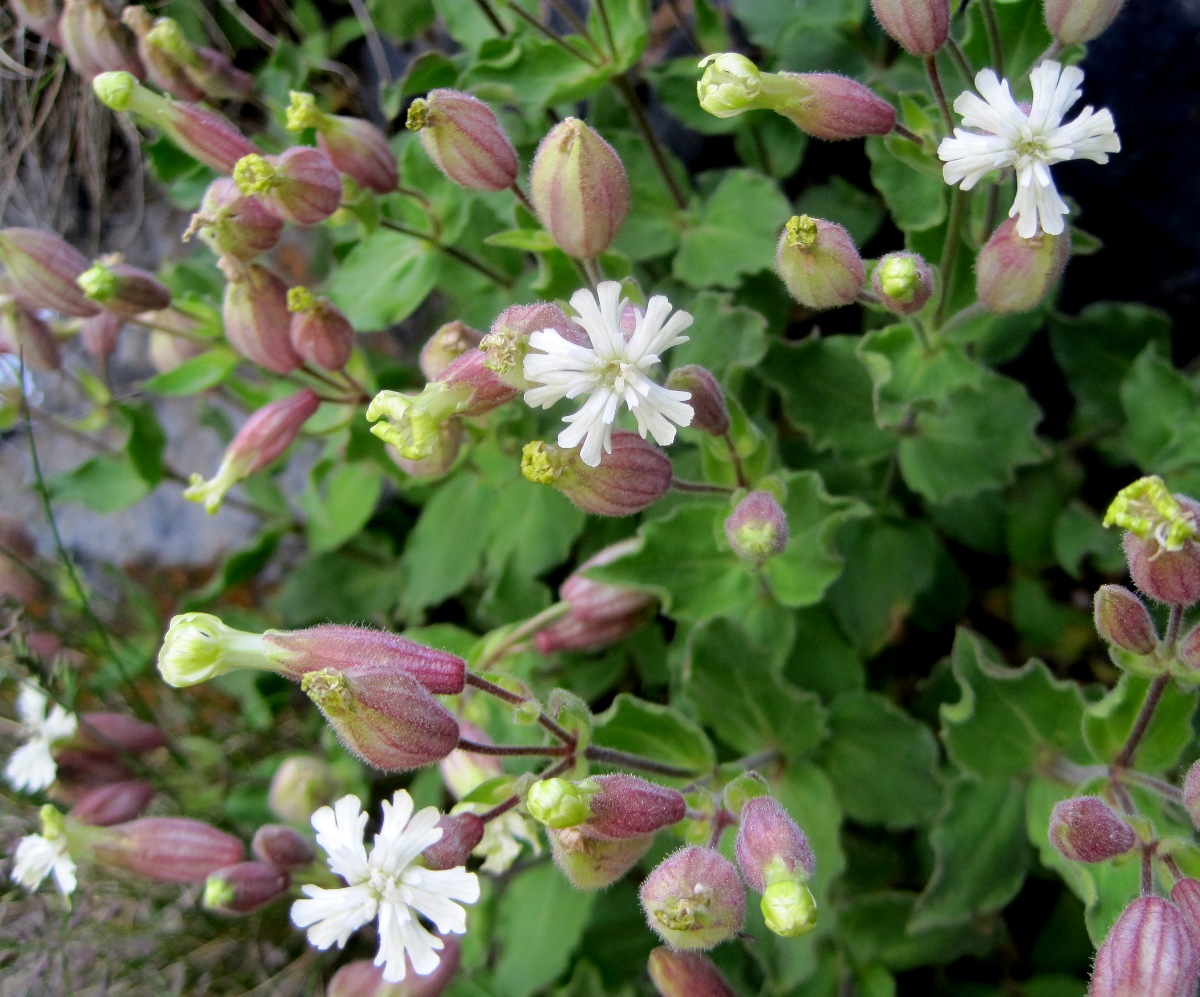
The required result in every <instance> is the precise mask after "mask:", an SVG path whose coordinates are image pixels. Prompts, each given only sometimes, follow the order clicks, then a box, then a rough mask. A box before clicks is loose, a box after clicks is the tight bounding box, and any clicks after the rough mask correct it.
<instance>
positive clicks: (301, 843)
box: [250, 824, 317, 871]
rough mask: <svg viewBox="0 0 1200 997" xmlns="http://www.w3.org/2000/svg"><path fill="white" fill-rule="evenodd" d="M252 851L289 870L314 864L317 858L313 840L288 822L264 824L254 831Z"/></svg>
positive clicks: (257, 855) (251, 844) (258, 856)
mask: <svg viewBox="0 0 1200 997" xmlns="http://www.w3.org/2000/svg"><path fill="white" fill-rule="evenodd" d="M250 851H251V852H252V853H253V854H254V855H255V856H256V857H257V858H260V859H262V860H263V861H264V862H269V863H270V864H271V865H274V866H278V867H279V868H280V869H286V870H289V871H290V870H292V869H300V868H303V867H304V866H306V865H312V864H313V862H315V861H316V859H317V851H316V849H315V848H313V846H312V842H311V841H309V840H308V838H306V837H304V835H302V834H301V833H300V832H299V831H297V830H295V829H294V828H292V827H289V826H288V825H287V824H264V825H263V826H262V827H260V828H259V829H258V830H257V831H255V832H254V837H253V838H252V839H251V841H250Z"/></svg>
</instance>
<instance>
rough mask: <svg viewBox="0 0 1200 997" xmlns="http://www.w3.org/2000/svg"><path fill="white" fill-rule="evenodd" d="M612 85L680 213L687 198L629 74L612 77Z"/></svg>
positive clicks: (685, 204)
mask: <svg viewBox="0 0 1200 997" xmlns="http://www.w3.org/2000/svg"><path fill="white" fill-rule="evenodd" d="M612 84H613V86H614V87H616V88H617V93H619V94H620V95H621V99H622V100H624V101H625V106H626V107H628V108H629V113H630V114H631V115H633V123H634V125H636V126H637V130H638V131H639V132H640V133H641V135H642V138H643V139H644V140H645V142H646V148H647V149H649V150H650V156H651V158H652V159H653V160H654V165H655V167H656V168H657V169H658V172H659V175H660V176H661V177H662V179H663V183H664V184H666V187H667V192H668V193H669V194H670V195H671V200H672V201H674V202H675V207H676V208H678V209H679V210H680V211H682V210H683V209H684V208H686V207H687V198H686V197H684V196H683V191H682V190H680V189H679V184H677V183H676V182H675V177H674V176H673V175H672V174H671V168H670V166H669V164H668V163H667V157H666V155H665V153H664V152H663V150H662V146H661V145H660V144H659V141H658V136H657V135H655V134H654V129H653V128H652V127H650V119H649V118H647V117H646V109H645V108H644V107H642V102H641V100H640V99H639V98H638V95H637V92H636V91H635V90H634V89H633V85H632V84H631V83H630V82H629V74H628V73H622V74H621V75H620V76H614V77H613V78H612Z"/></svg>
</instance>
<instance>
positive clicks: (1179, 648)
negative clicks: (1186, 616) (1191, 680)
mask: <svg viewBox="0 0 1200 997" xmlns="http://www.w3.org/2000/svg"><path fill="white" fill-rule="evenodd" d="M1175 660H1176V661H1178V662H1179V664H1181V665H1182V666H1183V667H1184V668H1185V669H1190V670H1191V671H1192V672H1194V673H1195V674H1196V675H1200V625H1197V626H1194V627H1192V629H1191V630H1189V631H1188V632H1187V633H1185V634H1184V635H1183V636H1182V637H1180V638H1179V642H1178V643H1177V644H1176V645H1175ZM1183 674H1184V675H1186V674H1187V673H1186V672H1185V673H1183Z"/></svg>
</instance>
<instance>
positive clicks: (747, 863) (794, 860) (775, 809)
mask: <svg viewBox="0 0 1200 997" xmlns="http://www.w3.org/2000/svg"><path fill="white" fill-rule="evenodd" d="M735 850H736V852H737V860H738V866H739V868H740V869H741V870H742V875H743V876H745V877H746V882H747V883H749V884H750V888H751V889H752V890H754V891H755V892H756V893H763V892H765V890H766V889H767V887H768V886H770V885H771V878H772V874H782V875H787V876H793V875H794V876H799V877H800V878H802V879H805V880H807V879H810V878H812V875H813V872H814V871H815V869H816V863H815V861H814V859H813V853H812V848H811V847H810V846H809V844H808V838H807V837H806V836H805V834H804V832H803V831H802V830H800V826H799V825H798V824H797V823H796V822H795V821H794V820H792V818H791V817H789V816H788V813H787V811H786V810H784V809H783V807H782V806H780V805H779V802H778V801H777V800H774V799H772V798H771V797H769V796H755V797H753V798H751V799H749V800H747V801H746V805H745V806H744V807H742V815H741V821H740V823H739V824H738V834H737V842H736V845H735Z"/></svg>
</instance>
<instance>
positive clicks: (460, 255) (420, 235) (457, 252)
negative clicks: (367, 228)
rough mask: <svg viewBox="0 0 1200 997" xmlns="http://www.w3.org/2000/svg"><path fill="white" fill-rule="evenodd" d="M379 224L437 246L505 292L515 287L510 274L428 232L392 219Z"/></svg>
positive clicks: (380, 221) (382, 219)
mask: <svg viewBox="0 0 1200 997" xmlns="http://www.w3.org/2000/svg"><path fill="white" fill-rule="evenodd" d="M379 224H380V225H382V226H383V227H384V228H390V229H391V230H392V231H393V232H400V233H401V234H403V235H411V236H412V237H413V238H414V239H422V240H424V241H425V242H428V243H429V244H430V245H432V246H437V248H438V249H440V250H441V251H442V252H443V253H445V254H446V255H448V256H452V257H454V259H456V260H458V261H459V263H464V264H466V265H467V266H469V267H470V268H471V269H472V270H475V271H477V272H478V273H481V274H483V276H485V277H486V278H487V279H488V280H490V281H492V282H493V283H495V284H498V285H499V286H500V287H503V288H504V289H505V290H508V289H510V288H512V286H513V281H512V278H511V277H509V276H508V274H505V273H501V272H500V271H499V270H497V269H495V268H494V267H492V266H490V265H489V264H487V263H484V262H483V260H480V259H477V258H476V257H474V256H472V255H471V254H470V253H464V252H463V251H462V250H461V249H459V248H458V247H457V246H450V245H447V244H446V243H444V242H441V241H439V240H438V238H437V237H436V236H432V235H430V234H429V233H428V232H420V231H418V230H417V229H415V228H409V227H408V226H407V225H402V224H401V223H400V222H394V221H392V220H391V219H390V218H381V219H379Z"/></svg>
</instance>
